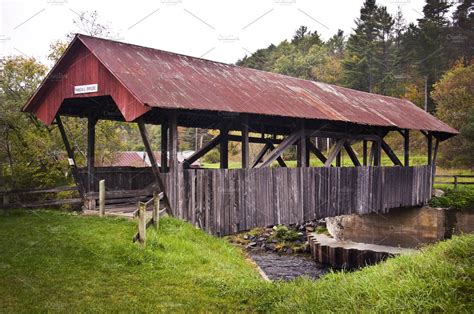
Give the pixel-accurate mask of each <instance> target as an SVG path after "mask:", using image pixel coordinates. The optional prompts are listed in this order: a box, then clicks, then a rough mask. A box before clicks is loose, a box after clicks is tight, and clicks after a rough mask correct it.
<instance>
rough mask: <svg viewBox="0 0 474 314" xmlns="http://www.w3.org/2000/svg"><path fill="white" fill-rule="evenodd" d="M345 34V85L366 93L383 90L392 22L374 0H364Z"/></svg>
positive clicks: (388, 72)
mask: <svg viewBox="0 0 474 314" xmlns="http://www.w3.org/2000/svg"><path fill="white" fill-rule="evenodd" d="M355 23H356V28H355V29H354V33H353V34H351V35H350V36H349V39H348V41H347V45H346V55H345V59H344V62H343V68H344V74H345V77H346V85H347V86H349V87H351V88H355V89H359V90H364V91H368V92H373V91H376V90H377V91H378V92H381V93H385V92H386V85H388V84H389V82H388V80H390V77H391V76H392V73H391V67H392V61H391V54H390V49H391V43H392V38H391V36H392V31H393V25H394V21H393V18H392V17H391V16H390V14H388V12H387V9H386V8H385V7H383V6H378V5H377V4H376V3H375V0H366V1H365V2H364V5H363V6H362V8H361V9H360V17H359V18H357V19H356V21H355Z"/></svg>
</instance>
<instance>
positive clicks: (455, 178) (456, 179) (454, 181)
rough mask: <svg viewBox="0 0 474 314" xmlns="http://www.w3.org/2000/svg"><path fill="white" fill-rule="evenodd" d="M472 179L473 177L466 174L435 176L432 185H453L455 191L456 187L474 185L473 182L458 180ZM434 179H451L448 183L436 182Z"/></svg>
mask: <svg viewBox="0 0 474 314" xmlns="http://www.w3.org/2000/svg"><path fill="white" fill-rule="evenodd" d="M465 178H469V179H474V175H467V174H437V175H436V176H435V182H434V184H449V185H451V184H452V185H454V188H455V189H456V188H457V187H458V185H472V184H474V180H471V181H465V180H459V179H465ZM436 179H442V180H443V179H444V180H446V179H452V180H450V181H437V180H436Z"/></svg>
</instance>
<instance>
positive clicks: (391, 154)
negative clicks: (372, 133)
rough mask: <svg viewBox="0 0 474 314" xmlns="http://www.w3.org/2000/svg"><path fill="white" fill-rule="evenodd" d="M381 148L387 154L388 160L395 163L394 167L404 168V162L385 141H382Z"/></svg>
mask: <svg viewBox="0 0 474 314" xmlns="http://www.w3.org/2000/svg"><path fill="white" fill-rule="evenodd" d="M380 144H381V147H382V149H383V151H384V152H385V154H387V156H388V158H390V160H391V161H392V162H393V164H394V165H396V166H403V164H402V162H401V161H400V159H398V157H397V155H396V154H395V152H394V151H393V150H392V149H391V148H390V146H389V145H388V144H387V142H385V141H384V140H383V139H382V140H380Z"/></svg>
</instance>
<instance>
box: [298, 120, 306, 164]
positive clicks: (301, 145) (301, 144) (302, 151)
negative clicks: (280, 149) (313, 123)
mask: <svg viewBox="0 0 474 314" xmlns="http://www.w3.org/2000/svg"><path fill="white" fill-rule="evenodd" d="M300 129H301V130H302V132H301V135H300V136H299V137H298V140H297V146H296V166H297V167H299V168H301V167H307V160H306V157H307V154H306V134H305V129H304V121H302V122H301V124H300Z"/></svg>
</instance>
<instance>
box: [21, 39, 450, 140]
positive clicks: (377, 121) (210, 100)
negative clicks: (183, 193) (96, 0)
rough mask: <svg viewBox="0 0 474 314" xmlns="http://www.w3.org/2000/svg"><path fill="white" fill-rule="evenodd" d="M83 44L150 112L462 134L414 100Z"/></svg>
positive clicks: (126, 47)
mask: <svg viewBox="0 0 474 314" xmlns="http://www.w3.org/2000/svg"><path fill="white" fill-rule="evenodd" d="M76 40H80V41H81V42H82V43H83V44H84V45H85V46H86V47H87V49H88V50H90V51H91V52H92V54H93V55H94V56H95V57H97V59H98V60H99V61H100V63H102V64H103V66H104V67H105V68H106V69H108V70H109V71H110V72H111V73H112V74H113V76H114V77H115V78H116V79H117V80H118V81H119V82H120V83H121V84H123V86H124V87H125V88H126V89H127V90H128V91H129V92H130V93H131V94H132V95H133V96H134V97H135V98H136V99H137V100H138V101H139V102H141V103H142V104H143V105H145V106H150V107H159V108H169V109H194V110H211V111H221V112H233V113H252V114H263V115H275V116H284V117H294V118H305V119H321V120H334V121H344V122H352V123H357V124H364V125H374V126H386V127H397V128H400V129H414V130H426V131H437V132H445V133H449V134H457V133H458V132H457V131H456V130H455V129H453V128H451V127H450V126H448V125H447V124H445V123H443V122H442V121H440V120H438V119H437V118H435V117H434V116H432V115H430V114H428V113H426V112H425V111H423V110H422V109H421V108H419V107H417V106H416V105H414V104H413V103H411V102H410V101H408V100H403V99H398V98H394V97H388V96H382V95H378V94H371V93H366V92H362V91H357V90H353V89H349V88H344V87H340V86H335V85H330V84H324V83H319V82H314V81H309V80H303V79H298V78H294V77H290V76H285V75H280V74H275V73H270V72H264V71H259V70H254V69H249V68H243V67H239V66H235V65H229V64H225V63H220V62H215V61H209V60H205V59H200V58H194V57H189V56H185V55H180V54H176V53H171V52H166V51H162V50H157V49H152V48H146V47H141V46H136V45H131V44H126V43H121V42H116V41H111V40H105V39H99V38H95V37H89V36H85V35H77V37H76ZM30 102H31V101H30ZM29 105H30V104H28V105H27V107H26V108H25V110H27V111H28V107H29Z"/></svg>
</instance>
